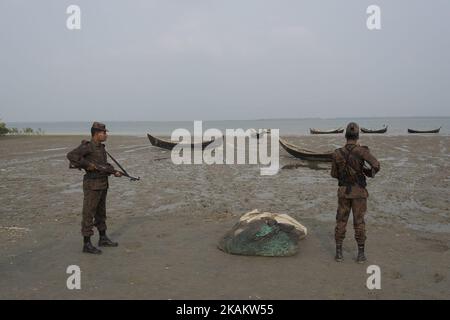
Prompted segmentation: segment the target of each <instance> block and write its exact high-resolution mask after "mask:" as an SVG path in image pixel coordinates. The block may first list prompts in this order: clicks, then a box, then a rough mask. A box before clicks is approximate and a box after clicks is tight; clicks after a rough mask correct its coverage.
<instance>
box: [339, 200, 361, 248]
mask: <svg viewBox="0 0 450 320" xmlns="http://www.w3.org/2000/svg"><path fill="white" fill-rule="evenodd" d="M338 199H339V200H338V209H337V214H336V228H335V233H334V237H335V240H336V244H342V242H343V241H344V238H345V229H346V227H347V221H348V217H349V215H350V210H351V211H352V212H353V227H354V229H355V240H356V242H357V243H358V244H359V245H363V244H364V242H365V241H366V223H365V222H364V215H365V213H366V211H367V199H366V198H357V199H347V198H344V197H339V198H338Z"/></svg>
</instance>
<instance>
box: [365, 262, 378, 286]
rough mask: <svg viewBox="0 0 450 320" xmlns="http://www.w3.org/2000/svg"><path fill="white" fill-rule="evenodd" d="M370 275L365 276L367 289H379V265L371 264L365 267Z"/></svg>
mask: <svg viewBox="0 0 450 320" xmlns="http://www.w3.org/2000/svg"><path fill="white" fill-rule="evenodd" d="M366 272H367V273H368V274H370V276H369V277H368V278H367V281H366V287H367V289H369V290H373V289H377V290H380V289H381V269H380V267H379V266H377V265H375V264H372V265H370V266H368V267H367V271H366Z"/></svg>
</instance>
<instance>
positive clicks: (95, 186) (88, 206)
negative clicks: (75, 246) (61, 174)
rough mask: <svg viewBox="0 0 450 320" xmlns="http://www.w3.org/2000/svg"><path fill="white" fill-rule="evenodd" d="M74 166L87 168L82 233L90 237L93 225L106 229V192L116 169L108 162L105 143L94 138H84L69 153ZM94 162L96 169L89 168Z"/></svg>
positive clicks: (84, 183)
mask: <svg viewBox="0 0 450 320" xmlns="http://www.w3.org/2000/svg"><path fill="white" fill-rule="evenodd" d="M67 158H68V159H69V160H70V164H71V167H72V168H79V169H85V170H86V174H85V175H84V179H83V193H84V200H83V219H82V222H81V233H82V234H83V236H85V237H86V236H87V237H90V236H92V235H93V234H94V232H93V227H94V226H95V227H97V229H98V231H99V232H100V231H105V230H106V194H107V192H108V176H109V175H110V174H114V172H116V170H115V169H114V167H113V166H112V165H111V164H109V163H108V162H107V158H106V150H105V145H104V144H103V143H98V144H96V143H95V142H94V141H93V140H91V141H87V140H83V141H82V142H81V144H80V146H79V147H78V148H76V149H74V150H72V151H71V152H69V153H68V154H67ZM92 164H94V165H95V167H96V169H95V170H89V166H90V165H92Z"/></svg>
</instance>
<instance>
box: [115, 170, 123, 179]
mask: <svg viewBox="0 0 450 320" xmlns="http://www.w3.org/2000/svg"><path fill="white" fill-rule="evenodd" d="M114 176H115V177H118V178H119V177H121V176H123V173H122V172H120V171H116V172H115V173H114Z"/></svg>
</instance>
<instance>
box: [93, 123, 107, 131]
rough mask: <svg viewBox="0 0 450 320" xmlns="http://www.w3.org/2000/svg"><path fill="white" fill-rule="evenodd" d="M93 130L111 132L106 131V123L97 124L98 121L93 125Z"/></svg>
mask: <svg viewBox="0 0 450 320" xmlns="http://www.w3.org/2000/svg"><path fill="white" fill-rule="evenodd" d="M91 129H96V130H99V131H109V130H106V126H105V124H104V123H101V122H97V121H95V122H94V123H93V124H92V128H91Z"/></svg>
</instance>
